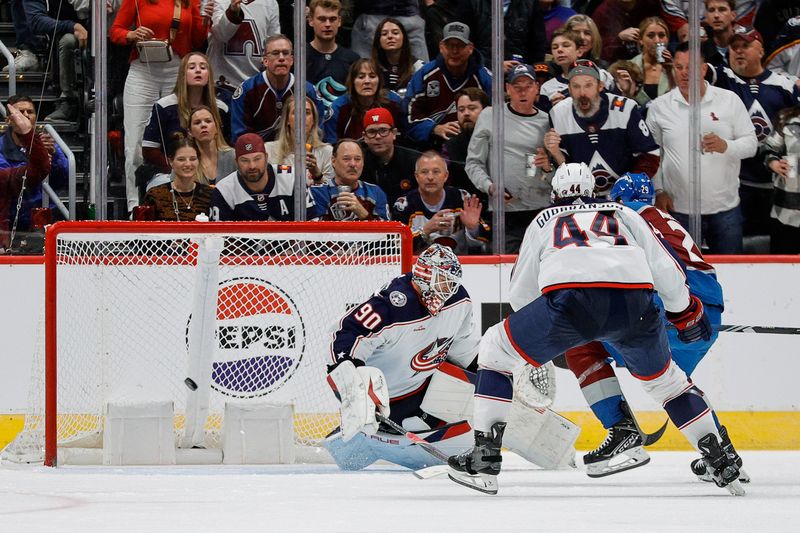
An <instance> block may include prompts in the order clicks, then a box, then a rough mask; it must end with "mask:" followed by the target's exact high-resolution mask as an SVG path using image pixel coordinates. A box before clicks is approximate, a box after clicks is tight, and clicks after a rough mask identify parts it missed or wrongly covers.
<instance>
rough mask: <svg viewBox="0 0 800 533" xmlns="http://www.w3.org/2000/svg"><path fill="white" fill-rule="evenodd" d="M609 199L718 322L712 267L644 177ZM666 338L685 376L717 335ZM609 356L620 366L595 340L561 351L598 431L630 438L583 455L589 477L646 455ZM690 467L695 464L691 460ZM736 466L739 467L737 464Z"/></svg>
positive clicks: (718, 294)
mask: <svg viewBox="0 0 800 533" xmlns="http://www.w3.org/2000/svg"><path fill="white" fill-rule="evenodd" d="M609 197H610V199H611V200H614V201H618V202H621V203H622V204H624V205H625V206H627V207H630V208H631V209H633V210H634V211H636V212H637V213H639V214H640V215H641V216H642V218H644V219H645V220H646V221H647V223H648V224H650V226H651V227H652V228H653V229H654V230H655V231H656V232H657V234H658V235H660V236H661V238H662V239H663V240H664V241H665V242H666V244H668V245H669V246H670V248H671V249H672V252H673V255H675V256H677V257H678V258H679V259H680V260H681V262H682V263H683V265H685V268H686V280H687V282H688V284H689V293H690V294H691V295H693V296H696V297H697V298H699V299H700V301H701V302H702V303H703V309H704V311H705V315H706V316H707V317H708V318H709V322H710V323H711V324H712V326H714V325H719V324H721V323H722V311H723V308H724V303H723V298H722V287H721V286H720V284H719V282H718V281H717V276H716V273H715V271H714V267H712V266H711V265H709V264H708V263H707V262H706V261H705V259H704V258H703V255H702V254H701V253H700V249H699V247H698V246H697V244H695V242H694V241H693V240H692V238H691V237H690V236H689V234H688V233H687V232H686V230H685V229H683V227H682V226H681V225H680V224H679V223H678V221H676V220H675V219H674V218H672V217H671V216H670V215H669V214H667V213H665V212H664V211H661V210H659V209H658V208H656V207H655V206H653V203H654V202H655V188H654V187H653V184H652V182H651V181H650V178H649V177H648V176H647V175H646V174H625V175H624V176H622V177H621V178H620V179H619V180H617V182H616V183H615V184H614V187H613V188H612V189H611V193H610V194H609ZM656 304H657V305H658V306H659V308H662V309H663V303H662V302H661V299H660V298H658V297H657V296H656ZM667 335H668V337H669V345H670V352H671V353H672V360H673V361H675V364H677V365H678V367H679V368H680V369H681V370H683V371H684V372H685V373H686V375H687V376H691V375H692V372H693V371H694V369H695V368H696V367H697V364H698V363H699V362H700V360H702V359H703V357H704V356H705V355H706V353H707V352H708V350H709V349H711V345H712V344H714V341H716V339H717V336H718V333H717V332H716V331H712V333H711V336H710V337H709V338H708V339H707V340H701V341H697V342H693V343H690V344H684V343H683V342H681V341H680V339H679V338H678V331H677V330H676V329H673V328H669V329H667ZM609 353H610V354H611V355H613V357H614V359H616V361H617V364H618V365H619V366H625V362H624V360H623V359H622V356H621V355H620V354H619V352H617V351H616V350H614V349H613V347H611V346H610V345H608V344H603V343H600V342H597V341H595V342H591V343H589V344H586V345H583V346H579V347H576V348H572V349H570V350H567V352H566V360H567V365H568V366H569V369H570V370H571V371H572V372H573V373H574V374H575V376H576V377H578V378H579V383H580V386H581V392H583V395H584V397H585V398H586V401H587V403H588V404H589V406H590V407H591V408H592V411H593V412H594V414H595V416H597V418H598V419H599V420H600V422H602V424H603V427H605V428H606V429H608V430H609V433H610V434H612V435H613V434H615V433H617V434H625V433H628V434H629V435H631V440H630V441H628V442H627V443H626V444H625V446H616V447H614V446H611V443H613V442H615V441H616V439H609V440H608V441H604V442H603V444H601V446H600V447H599V448H597V449H596V450H594V451H592V452H590V453H588V454H587V455H586V456H584V463H585V464H586V472H587V474H588V475H589V476H590V477H600V476H605V475H609V474H615V473H617V472H623V471H625V470H629V469H631V468H636V467H638V466H643V465H644V464H646V463H647V461H648V460H649V457H648V456H647V453H646V452H645V451H644V450H642V449H641V446H642V438H641V436H640V435H639V432H638V430H637V429H636V423H635V421H634V420H633V415H632V414H631V413H630V411H629V410H628V408H627V406H626V405H625V404H624V403H623V396H622V390H621V389H620V386H619V382H618V381H617V378H616V376H615V374H614V370H613V369H612V367H611V365H610V364H609V363H608V360H609V357H610V356H609ZM717 422H718V421H717ZM719 431H720V437H722V444H723V446H728V445H730V446H731V450H733V446H732V445H731V444H730V439H729V437H728V434H727V430H726V429H725V428H724V427H719ZM734 453H735V450H734ZM695 463H696V464H698V465H699V464H700V463H698V462H697V461H696V462H695ZM693 466H694V464H693ZM739 466H740V467H741V461H740V460H739ZM703 473H705V472H703ZM701 479H704V480H705V481H711V478H710V477H705V476H704V477H701ZM739 479H740V480H741V481H743V482H744V481H749V478H748V477H747V476H746V474H745V473H744V471H742V472H741V475H740V478H739Z"/></svg>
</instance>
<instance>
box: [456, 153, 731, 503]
mask: <svg viewBox="0 0 800 533" xmlns="http://www.w3.org/2000/svg"><path fill="white" fill-rule="evenodd" d="M552 187H553V198H554V204H553V205H552V206H551V207H549V208H547V209H544V210H543V211H542V212H541V213H539V215H537V217H536V218H535V219H534V220H533V222H532V223H531V225H530V226H528V230H527V231H526V233H525V239H524V240H523V242H522V248H521V250H520V255H519V258H518V259H517V262H516V264H515V265H514V270H513V272H512V275H511V284H510V287H509V300H510V302H511V307H512V309H513V310H514V312H513V313H512V314H511V315H510V316H509V317H508V318H507V319H506V320H504V321H503V322H501V323H499V324H495V325H494V326H492V327H491V328H489V329H488V330H487V331H486V334H485V335H484V336H483V339H482V340H481V346H480V355H479V356H478V385H477V387H476V390H475V420H474V425H475V447H474V448H473V449H471V450H469V451H466V452H464V453H462V454H460V455H456V456H453V457H451V458H450V460H449V461H448V464H449V466H450V478H451V479H452V480H453V481H455V482H457V483H460V484H462V485H465V486H468V487H470V488H473V489H476V490H479V491H482V492H487V493H490V494H494V493H496V492H497V475H498V474H499V473H500V465H501V461H502V457H501V455H500V448H501V446H502V444H503V439H504V432H505V429H506V420H507V419H508V411H509V409H508V406H509V403H510V400H511V398H512V393H513V388H512V380H511V378H510V373H511V371H512V370H513V369H514V367H515V366H516V365H517V364H518V363H519V361H520V359H522V360H525V361H527V362H528V363H530V364H531V365H533V366H540V365H543V364H545V363H547V362H548V361H551V360H552V359H553V358H554V357H556V356H558V355H560V354H562V353H564V352H565V351H566V350H568V349H570V348H574V347H575V346H579V345H583V344H586V343H587V342H590V341H594V340H600V341H603V342H607V343H608V344H610V345H611V346H612V347H613V348H614V349H616V350H617V351H618V352H619V353H620V354H621V356H622V358H623V359H624V360H625V363H626V366H627V367H628V369H629V370H630V373H631V375H633V376H634V377H636V378H637V379H639V380H641V382H642V385H643V387H644V389H645V390H646V391H647V392H648V393H649V394H650V396H651V397H653V399H655V400H656V401H657V402H658V403H659V404H662V405H663V406H664V410H665V411H666V412H667V414H668V415H669V417H670V419H671V420H672V421H673V423H674V424H675V426H676V427H678V429H680V430H681V432H683V434H684V435H685V436H686V437H687V439H688V440H689V442H690V444H692V445H693V446H694V447H695V448H696V449H697V450H698V451H700V453H701V454H702V456H703V461H704V462H705V464H706V465H707V466H708V471H709V472H711V477H712V478H713V480H714V481H715V482H716V484H717V485H718V486H720V487H726V488H728V490H729V491H730V492H732V493H734V494H744V491H743V489H742V488H741V484H740V482H739V481H738V477H739V468H738V465H737V463H736V460H735V457H732V456H730V455H729V454H727V453H726V451H725V450H724V448H723V446H722V445H721V444H720V435H719V431H718V429H717V426H716V423H715V417H716V415H715V414H714V411H713V410H712V409H711V406H710V404H709V403H708V401H707V400H706V399H705V396H704V394H703V392H702V391H701V390H700V389H698V388H697V387H696V386H695V385H694V384H693V383H692V382H691V381H689V380H688V379H687V378H686V374H684V373H683V371H681V370H680V369H679V368H678V367H677V366H676V365H675V363H674V362H673V361H672V360H671V358H670V351H669V342H668V340H667V333H666V330H665V328H664V324H663V321H662V317H661V314H660V313H661V311H660V310H659V308H658V307H657V306H656V305H655V303H654V301H653V298H654V296H653V295H654V289H657V290H658V292H659V295H660V296H661V299H662V300H663V302H664V308H665V310H666V315H667V318H668V319H669V320H670V322H672V323H673V324H674V325H675V327H676V329H677V330H678V338H679V339H680V340H681V341H682V342H685V343H689V342H695V341H698V340H700V339H704V340H707V339H708V338H709V337H710V335H711V327H710V325H709V322H708V318H706V316H705V314H704V311H703V305H702V303H701V302H700V300H699V299H698V298H697V297H696V296H693V295H690V294H689V290H688V287H687V285H686V277H685V276H684V274H683V270H682V269H681V266H680V265H679V264H678V263H677V262H676V260H675V259H673V257H672V255H670V252H669V251H667V249H666V248H665V246H664V245H663V244H662V243H661V241H660V240H659V238H658V237H657V236H656V235H655V233H654V232H653V230H652V229H651V228H650V226H649V225H648V224H647V222H645V220H644V219H643V218H641V217H640V216H639V215H638V214H637V213H636V212H635V211H633V210H632V209H630V208H627V207H625V206H623V205H621V204H616V203H612V202H604V201H602V200H597V199H595V198H592V197H591V196H592V195H593V194H594V179H593V176H592V174H591V171H590V170H589V168H588V167H587V166H586V165H584V164H583V163H571V164H567V165H562V166H561V167H559V168H558V170H556V173H555V175H554V176H553V180H552ZM619 445H620V446H624V445H625V441H620V442H619Z"/></svg>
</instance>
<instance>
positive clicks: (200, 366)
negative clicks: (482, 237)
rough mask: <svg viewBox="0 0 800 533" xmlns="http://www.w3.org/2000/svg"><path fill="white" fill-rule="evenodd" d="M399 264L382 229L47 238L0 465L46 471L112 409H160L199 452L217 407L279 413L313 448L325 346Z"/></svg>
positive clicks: (93, 432) (323, 404) (53, 232)
mask: <svg viewBox="0 0 800 533" xmlns="http://www.w3.org/2000/svg"><path fill="white" fill-rule="evenodd" d="M411 249H412V246H411V236H410V233H409V230H408V228H407V227H405V226H402V225H401V224H398V223H392V222H385V223H383V222H370V223H324V222H317V223H303V222H296V223H294V222H293V223H280V222H279V223H258V224H249V223H199V222H198V223H136V222H106V223H98V222H89V223H83V222H68V223H58V224H55V225H54V226H51V227H50V228H49V229H48V232H47V237H46V259H45V276H46V282H45V287H46V288H45V290H46V303H45V320H44V331H45V335H44V337H45V343H44V345H45V346H44V347H45V349H44V353H42V351H41V350H39V349H37V350H36V351H37V354H35V356H34V369H33V380H32V383H31V389H30V393H29V395H30V400H29V404H30V407H29V412H28V413H27V415H26V419H25V425H24V428H23V430H22V432H21V433H20V435H19V436H18V437H17V439H16V440H15V441H14V442H13V443H12V444H11V445H9V447H8V448H7V449H6V450H5V453H4V455H5V458H7V459H12V460H18V461H25V462H34V461H37V460H38V461H42V460H43V461H44V463H45V464H48V465H55V464H56V462H57V459H58V454H60V453H62V450H64V449H67V448H70V449H74V448H96V447H98V446H100V445H101V444H102V430H103V422H104V415H103V412H104V406H105V405H106V403H107V402H109V401H112V400H113V401H114V402H116V403H120V402H121V403H123V404H124V403H125V402H131V403H135V402H138V401H148V400H152V399H166V400H170V401H172V402H173V405H174V412H175V415H174V421H173V422H174V424H173V426H174V431H175V439H176V444H177V445H178V446H179V447H180V446H192V445H194V446H201V447H204V448H214V447H219V445H220V428H221V427H222V424H223V423H224V421H223V419H222V415H223V411H224V405H225V402H226V401H230V400H235V401H238V402H248V401H253V402H263V401H268V402H274V403H292V404H293V405H294V413H295V415H294V429H295V441H296V443H297V444H299V445H314V444H317V443H319V442H320V440H321V439H323V438H324V437H325V436H326V435H327V434H328V433H329V432H330V431H331V430H332V429H333V428H335V427H336V426H337V425H338V412H337V402H336V400H335V399H334V397H333V395H332V393H331V392H330V390H329V388H328V385H327V383H326V381H325V375H326V364H327V359H328V354H329V342H330V333H331V332H332V331H333V330H334V329H335V328H336V326H337V324H338V320H339V318H340V317H341V316H342V314H343V313H344V312H345V311H346V310H347V309H348V308H349V307H350V306H353V305H355V304H357V303H359V302H360V301H363V300H364V299H366V298H367V297H368V296H369V295H370V294H372V292H374V291H375V290H376V289H377V288H378V287H379V286H381V285H382V284H383V283H385V282H387V281H388V280H390V279H391V278H393V277H395V276H397V275H399V274H400V273H402V272H405V271H408V270H409V269H410V267H411ZM187 377H188V378H189V379H188V380H187ZM187 383H188V385H187ZM192 385H194V386H196V387H197V389H195V390H191V387H192ZM198 403H199V406H198V405H197V404H198ZM204 409H205V410H204ZM198 413H199V415H198ZM198 416H199V417H200V418H199V419H198ZM189 432H191V433H192V435H188V433H189ZM192 439H194V440H193V441H192ZM198 439H199V440H198ZM200 441H202V442H200Z"/></svg>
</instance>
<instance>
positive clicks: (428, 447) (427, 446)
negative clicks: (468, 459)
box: [375, 413, 450, 464]
mask: <svg viewBox="0 0 800 533" xmlns="http://www.w3.org/2000/svg"><path fill="white" fill-rule="evenodd" d="M375 418H376V419H377V420H378V422H381V423H382V424H386V425H387V426H389V427H390V428H392V429H393V430H395V431H397V432H398V433H400V434H401V435H403V436H404V437H405V438H407V439H408V440H410V441H411V442H413V443H414V444H418V445H419V447H420V448H422V449H423V450H425V451H426V452H428V453H429V454H431V455H432V456H434V457H436V458H437V459H439V460H440V461H442V462H444V463H445V464H447V460H448V459H449V458H450V456H449V455H447V454H446V453H444V452H443V451H441V450H440V449H439V448H437V447H436V446H434V445H433V444H431V443H430V442H428V441H426V440H425V439H423V438H422V437H420V436H419V435H417V434H416V433H412V432H410V431H406V428H404V427H403V426H401V425H400V424H398V423H397V422H395V421H393V420H390V419H388V418H386V417H385V416H383V415H382V414H380V413H375Z"/></svg>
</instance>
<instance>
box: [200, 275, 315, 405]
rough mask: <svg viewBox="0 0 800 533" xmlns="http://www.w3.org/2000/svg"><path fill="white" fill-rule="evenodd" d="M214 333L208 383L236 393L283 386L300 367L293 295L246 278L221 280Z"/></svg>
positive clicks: (300, 336)
mask: <svg viewBox="0 0 800 533" xmlns="http://www.w3.org/2000/svg"><path fill="white" fill-rule="evenodd" d="M189 320H191V317H190V318H189ZM187 331H188V328H187ZM215 337H216V349H215V351H214V356H213V364H212V374H211V386H212V388H214V390H216V391H218V392H220V393H221V394H223V395H225V396H231V397H234V398H254V397H259V396H265V395H267V394H270V393H272V392H274V391H276V390H277V389H279V388H281V387H282V386H283V385H284V384H285V383H286V382H288V381H289V380H290V379H291V377H292V376H293V375H294V372H295V371H296V370H297V368H298V367H299V365H300V361H301V360H302V358H303V354H304V351H305V344H306V343H305V326H304V324H303V318H302V316H301V315H300V313H299V312H298V309H297V306H296V305H295V303H294V302H293V301H292V299H291V298H290V297H289V296H288V295H287V294H286V293H285V292H283V291H282V290H281V289H279V288H278V287H276V286H275V285H273V284H271V283H269V282H267V281H264V280H262V279H258V278H250V277H242V278H234V279H230V280H228V281H223V282H221V283H220V284H219V289H218V292H217V329H216V334H215Z"/></svg>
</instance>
